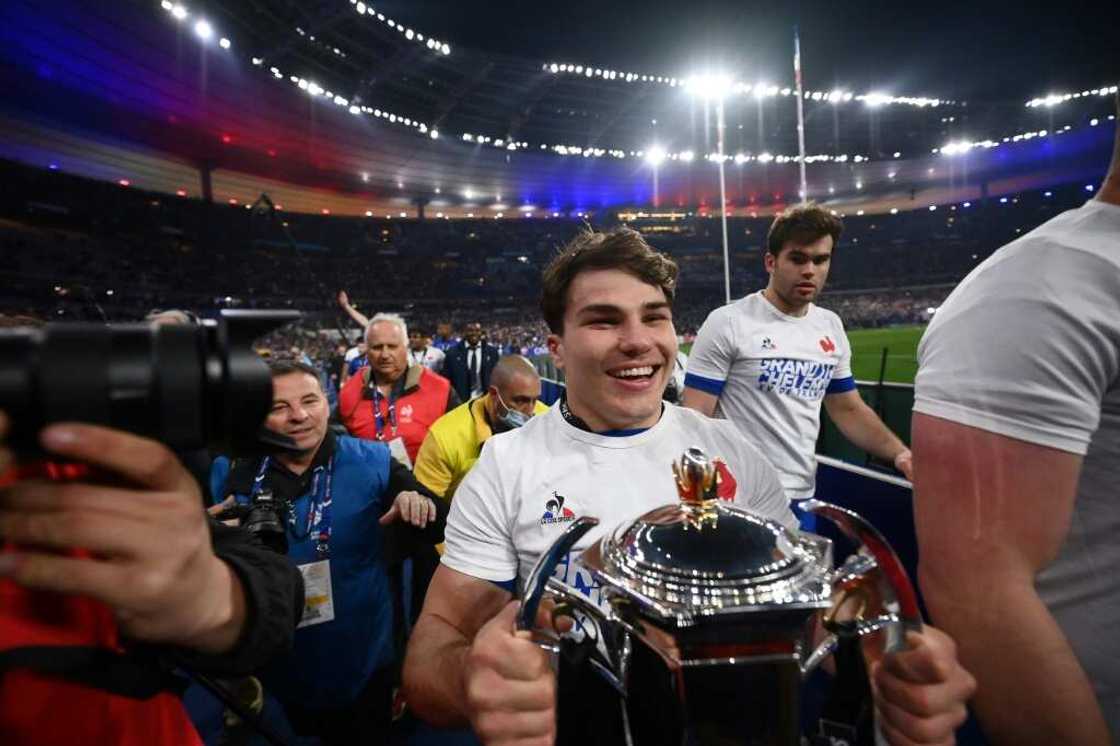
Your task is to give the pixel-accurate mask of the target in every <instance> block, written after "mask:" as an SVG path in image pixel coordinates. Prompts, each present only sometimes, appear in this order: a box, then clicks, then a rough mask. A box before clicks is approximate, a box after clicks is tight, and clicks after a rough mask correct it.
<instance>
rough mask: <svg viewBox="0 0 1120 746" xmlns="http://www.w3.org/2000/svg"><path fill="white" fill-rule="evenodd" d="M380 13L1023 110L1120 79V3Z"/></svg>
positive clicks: (513, 48)
mask: <svg viewBox="0 0 1120 746" xmlns="http://www.w3.org/2000/svg"><path fill="white" fill-rule="evenodd" d="M374 2H375V5H376V6H377V8H378V10H381V11H383V12H385V13H387V14H390V15H391V16H393V17H396V18H397V19H399V20H401V21H404V22H406V23H409V24H411V25H413V26H415V27H416V28H417V29H419V30H421V31H425V32H427V33H430V34H434V35H436V36H439V37H441V38H444V39H447V40H448V41H450V42H451V43H452V44H453V45H460V46H468V47H473V48H477V49H481V50H486V51H490V52H499V53H507V54H513V55H517V56H521V57H526V58H529V59H532V60H537V61H541V62H544V61H559V62H565V61H567V62H576V63H584V64H586V63H588V62H590V63H592V64H593V65H595V66H599V67H611V68H614V69H623V70H625V69H629V70H633V71H635V72H648V73H656V74H663V75H674V76H682V75H687V74H689V73H691V72H693V71H696V70H698V69H701V68H704V67H709V68H722V69H726V70H729V71H731V72H733V73H737V74H736V77H740V78H742V79H745V80H748V81H749V80H767V81H768V82H774V83H781V82H785V81H789V80H791V79H792V73H791V71H790V68H791V64H792V63H791V59H792V46H793V44H792V28H793V26H794V24H795V23H800V26H801V35H802V49H803V62H804V68H805V78H806V85H807V86H808V87H810V88H822V89H828V88H832V87H833V86H839V87H846V88H849V89H852V90H856V91H858V90H866V89H871V88H875V89H882V90H888V91H890V92H892V93H896V94H910V95H933V96H940V97H944V98H964V99H970V100H978V99H981V98H982V99H986V100H993V99H994V100H1006V101H1010V102H1021V101H1025V100H1026V99H1028V98H1031V97H1033V96H1035V95H1043V94H1045V93H1047V92H1048V91H1051V90H1080V89H1081V88H1093V87H1096V86H1099V85H1102V84H1105V83H1115V82H1116V81H1117V80H1120V2H1118V1H1117V0H1101V1H1099V2H1078V1H1076V0H1075V1H1073V2H1043V3H1038V2H1028V3H1020V2H1015V3H1012V2H981V1H978V2H949V3H946V2H939V3H934V2H922V3H915V2H895V3H886V2H871V1H852V2H814V1H811V0H806V1H805V2H800V3H798V2H786V3H781V2H756V1H755V0H740V2H728V1H726V0H690V1H688V2H674V3H667V2H661V1H658V0H653V1H652V2H644V3H639V2H606V1H605V0H599V1H598V2H591V1H590V0H565V1H564V2H557V3H551V2H528V1H526V0H521V1H517V0H485V1H483V2H470V1H460V2H433V1H432V0H390V1H389V2H377V1H376V0H374Z"/></svg>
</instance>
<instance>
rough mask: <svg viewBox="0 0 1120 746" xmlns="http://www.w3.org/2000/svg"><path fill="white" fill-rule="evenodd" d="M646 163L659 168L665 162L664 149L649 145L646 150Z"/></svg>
mask: <svg viewBox="0 0 1120 746" xmlns="http://www.w3.org/2000/svg"><path fill="white" fill-rule="evenodd" d="M645 157H646V161H647V162H648V163H649V164H650V165H651V166H659V165H661V162H662V161H664V160H665V157H666V155H665V149H664V148H662V147H661V146H660V145H651V146H650V147H649V148H647V149H646V156H645Z"/></svg>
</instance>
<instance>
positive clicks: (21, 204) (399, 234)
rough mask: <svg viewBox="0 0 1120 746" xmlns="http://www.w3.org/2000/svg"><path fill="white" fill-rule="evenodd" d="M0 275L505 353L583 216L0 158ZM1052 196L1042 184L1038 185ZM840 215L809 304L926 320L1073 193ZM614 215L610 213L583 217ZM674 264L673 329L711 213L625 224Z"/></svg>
mask: <svg viewBox="0 0 1120 746" xmlns="http://www.w3.org/2000/svg"><path fill="white" fill-rule="evenodd" d="M0 166H2V171H3V174H4V180H5V182H6V184H7V186H8V188H7V189H5V190H4V191H3V192H2V193H0V246H2V247H3V254H4V257H5V261H4V263H3V265H0V276H2V277H3V284H4V287H5V293H4V307H3V308H2V309H0V311H3V312H6V313H21V314H30V315H33V316H37V317H39V318H43V319H48V320H107V321H126V320H134V319H137V318H139V317H141V316H143V314H144V313H146V312H147V311H149V310H151V309H155V308H187V309H191V310H194V311H195V312H197V313H199V314H200V315H204V316H205V315H208V314H213V313H214V312H216V311H217V310H218V309H221V308H294V309H298V310H301V311H304V312H307V313H308V314H309V319H308V322H307V323H306V324H305V325H304V329H305V332H306V330H311V332H312V333H313V334H314V333H315V332H319V331H327V332H333V333H332V334H328V335H326V336H324V337H323V338H322V339H318V338H317V337H315V336H306V335H303V336H300V338H299V339H279V338H277V339H276V341H275V342H270V343H269V346H270V348H271V349H273V350H275V351H281V350H284V349H287V348H289V347H292V346H298V347H301V348H303V349H305V350H307V351H308V352H309V353H313V354H312V357H316V356H319V357H326V356H328V355H329V354H332V353H333V344H335V343H337V342H339V341H343V340H340V339H339V334H341V335H344V336H346V337H347V339H346V340H344V341H348V342H352V341H353V340H354V339H355V338H356V337H357V334H358V330H357V329H356V328H355V327H354V325H353V324H352V323H350V322H349V320H347V319H346V317H345V315H343V314H342V313H340V312H339V309H338V308H337V306H336V305H335V303H334V296H335V294H336V293H337V291H338V289H340V288H345V289H347V290H348V291H349V293H350V296H351V297H352V298H353V299H354V302H355V305H358V306H360V307H361V308H363V309H364V310H365V312H367V313H373V312H376V311H393V312H397V313H400V314H402V315H403V316H405V318H406V319H408V321H409V323H410V324H411V325H412V326H414V327H416V328H418V329H420V330H421V331H423V332H424V333H425V334H427V335H429V336H430V335H432V334H434V332H435V328H436V325H437V324H440V323H449V324H451V325H452V328H454V329H456V330H459V329H461V328H462V326H463V325H464V324H465V323H467V322H469V321H475V320H477V321H481V322H482V323H483V326H484V330H485V333H486V335H487V337H488V339H489V340H490V341H491V343H493V344H496V345H498V346H499V347H500V348H501V349H502V350H503V351H506V352H522V353H526V354H534V353H535V352H542V351H543V345H544V340H545V337H546V335H547V330H546V329H545V327H544V325H543V323H541V322H540V321H539V320H537V314H536V298H537V295H538V293H539V276H540V270H541V267H542V266H543V265H544V264H545V263H546V262H547V261H548V259H549V258H550V257H551V256H552V255H553V254H554V253H555V251H556V250H557V249H558V248H559V247H560V246H562V245H563V244H564V243H565V242H566V241H568V240H569V239H570V238H571V237H572V236H574V235H575V234H576V233H577V232H578V231H580V230H581V229H582V228H583V226H584V220H582V219H579V220H577V219H568V218H556V219H552V218H549V219H540V218H537V219H516V220H513V219H507V220H496V219H473V220H439V219H428V220H415V219H408V220H401V219H391V220H385V219H372V218H364V219H363V218H348V217H331V216H322V215H303V214H300V215H296V214H286V213H283V212H278V211H276V210H275V209H273V208H272V207H270V206H267V205H257V206H245V205H236V206H232V205H208V204H204V203H202V202H200V201H198V200H190V199H185V198H180V197H173V196H169V195H162V194H154V193H145V192H141V191H138V190H135V189H132V188H127V187H122V186H119V185H116V184H110V183H105V182H96V181H91V180H87V179H81V178H77V177H73V176H68V175H65V174H61V173H58V172H54V171H46V170H41V169H31V168H28V167H25V166H20V165H16V164H13V163H3V164H0ZM1046 195H1049V196H1046ZM1046 195H1043V194H1041V193H1032V194H1029V195H1027V194H1024V195H1020V196H1016V197H1014V198H1011V199H1008V200H1007V201H1006V202H1004V201H1002V200H1000V199H995V198H993V199H990V200H985V201H979V202H976V203H973V204H971V205H970V206H969V207H967V208H966V207H964V206H963V205H960V206H958V205H952V206H943V207H942V208H941V209H940V210H938V211H929V210H926V209H918V210H913V211H907V212H900V213H898V214H896V215H874V216H862V215H855V216H846V217H845V233H844V236H843V238H842V240H841V243H840V246H839V249H838V251H837V261H836V262H834V265H833V270H832V273H831V276H830V278H829V292H828V293H826V294H825V295H824V296H823V297H822V299H821V305H823V306H825V307H828V308H831V309H833V310H835V311H837V312H838V313H840V315H841V316H842V317H843V318H844V321H845V323H846V324H847V326H848V327H849V328H859V327H865V326H871V327H874V326H884V325H890V324H907V323H924V322H926V321H928V319H929V312H928V309H929V308H931V307H936V306H938V305H939V304H940V302H941V301H942V300H943V299H944V297H945V296H946V295H947V294H948V291H949V290H950V289H951V287H952V285H953V284H954V283H955V282H957V281H958V280H959V279H960V278H962V277H963V276H964V275H965V274H966V273H967V272H968V271H969V270H970V269H971V268H972V267H973V266H975V265H976V264H977V263H978V262H979V261H981V260H982V259H984V258H985V257H986V256H987V255H988V254H989V253H990V252H991V251H992V250H993V249H995V248H996V247H998V246H1000V245H1002V244H1003V243H1006V242H1007V241H1008V240H1010V239H1013V238H1014V237H1015V236H1017V235H1021V234H1022V233H1025V232H1027V231H1029V230H1030V229H1031V228H1033V227H1034V226H1036V225H1038V224H1040V223H1042V222H1043V221H1045V220H1046V219H1048V218H1049V217H1051V216H1053V215H1054V214H1056V213H1058V212H1060V211H1061V210H1064V209H1068V208H1070V207H1073V206H1076V205H1077V204H1079V203H1080V201H1081V200H1082V198H1083V194H1082V193H1081V192H1080V191H1079V190H1077V189H1076V188H1074V187H1069V188H1067V189H1061V190H1059V189H1056V190H1054V191H1053V193H1050V192H1047V193H1046ZM595 222H596V224H597V227H599V226H598V224H599V223H603V224H604V225H609V224H612V223H616V222H618V218H617V216H605V217H601V218H596V220H595ZM630 224H631V226H632V227H634V228H636V229H637V230H639V231H642V232H643V233H645V234H646V235H647V238H648V240H650V242H651V243H652V244H653V245H654V246H655V247H657V248H658V249H660V250H662V251H665V252H667V253H668V254H670V255H671V256H672V257H673V258H674V259H675V260H676V261H677V263H678V264H679V265H680V268H681V277H680V284H679V291H678V297H677V302H676V307H675V309H674V316H675V323H676V326H677V330H678V332H679V333H680V334H681V335H682V336H683V337H684V338H686V339H687V338H690V337H691V336H692V335H693V334H695V332H696V330H697V329H698V328H699V326H700V324H701V323H703V320H704V318H705V317H706V316H707V314H708V313H709V312H710V311H711V310H712V309H714V308H716V307H718V306H719V305H721V304H722V303H723V297H724V286H723V259H722V251H721V249H720V226H719V221H718V220H717V219H714V218H712V217H710V216H703V217H702V216H699V215H694V216H692V217H690V218H688V219H685V220H678V221H670V222H668V223H666V222H665V221H660V222H659V221H656V220H652V219H648V218H647V219H640V220H635V221H633V222H632V223H630ZM768 225H769V221H768V219H766V218H740V217H736V218H732V219H731V220H730V221H729V227H730V242H731V263H732V273H731V290H732V296H733V297H739V296H742V295H744V294H746V293H748V292H751V291H753V290H755V289H757V288H761V287H763V286H764V285H765V282H766V274H765V271H764V269H763V262H762V255H763V253H764V250H765V249H764V243H765V236H766V231H767V228H768Z"/></svg>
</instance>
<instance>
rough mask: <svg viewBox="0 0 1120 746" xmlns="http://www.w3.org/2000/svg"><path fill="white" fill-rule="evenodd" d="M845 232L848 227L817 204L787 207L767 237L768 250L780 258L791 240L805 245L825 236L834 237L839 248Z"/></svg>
mask: <svg viewBox="0 0 1120 746" xmlns="http://www.w3.org/2000/svg"><path fill="white" fill-rule="evenodd" d="M843 232H844V224H843V223H841V222H840V218H838V217H836V216H835V215H833V214H832V213H830V212H829V211H828V210H826V209H824V208H823V207H821V206H820V205H818V204H816V203H815V202H805V203H803V204H800V205H793V206H792V207H787V208H786V209H785V210H783V211H782V212H781V213H779V215H778V217H776V218H774V222H773V223H771V225H770V232H769V233H768V234H767V235H766V250H767V251H769V252H770V253H771V254H773V255H774V256H777V255H778V254H781V253H782V247H783V246H785V245H786V243H788V242H790V241H793V242H794V243H795V244H798V245H800V246H804V245H805V244H811V243H813V242H814V241H817V240H819V239H821V238H824V237H825V236H832V244H833V246H835V245H836V243H837V242H838V241H839V240H840V234H841V233H843Z"/></svg>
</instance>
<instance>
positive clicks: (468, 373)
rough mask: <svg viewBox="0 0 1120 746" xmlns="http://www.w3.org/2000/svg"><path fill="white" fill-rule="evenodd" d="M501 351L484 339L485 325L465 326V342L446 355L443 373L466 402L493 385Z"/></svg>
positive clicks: (470, 324)
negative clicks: (494, 371) (493, 375)
mask: <svg viewBox="0 0 1120 746" xmlns="http://www.w3.org/2000/svg"><path fill="white" fill-rule="evenodd" d="M498 357H499V355H498V348H497V347H495V346H494V345H492V344H490V343H489V342H486V341H485V340H483V338H482V324H480V323H479V322H477V321H471V322H469V323H468V324H467V325H466V326H465V327H463V341H462V342H460V343H459V344H457V345H456V346H454V347H452V348H451V349H450V350H448V352H447V360H446V362H445V363H444V372H445V373H446V374H447V378H448V380H450V381H451V385H452V387H454V389H455V393H457V394H458V395H459V398H460V399H461V400H463V401H469V400H470V399H477V398H478V397H480V396H482V392H484V391H485V390H486V389H487V388H488V387H489V386H490V374H491V372H492V371H493V370H494V366H495V365H497V364H498Z"/></svg>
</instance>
